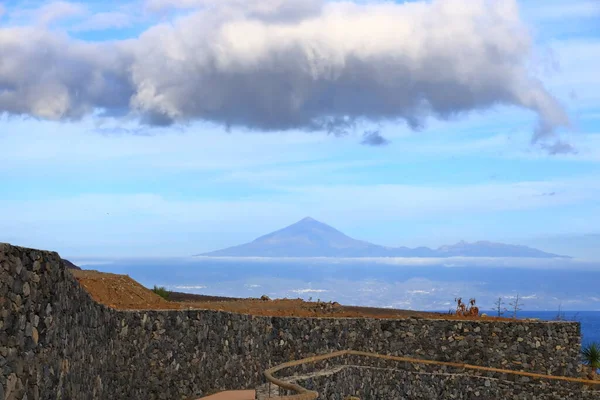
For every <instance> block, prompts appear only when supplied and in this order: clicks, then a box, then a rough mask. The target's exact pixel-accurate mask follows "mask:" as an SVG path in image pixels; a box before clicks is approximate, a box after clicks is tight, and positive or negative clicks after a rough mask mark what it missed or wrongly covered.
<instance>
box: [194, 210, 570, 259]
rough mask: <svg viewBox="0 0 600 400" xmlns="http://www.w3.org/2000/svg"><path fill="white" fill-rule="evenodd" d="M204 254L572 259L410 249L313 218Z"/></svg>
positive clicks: (508, 251)
mask: <svg viewBox="0 0 600 400" xmlns="http://www.w3.org/2000/svg"><path fill="white" fill-rule="evenodd" d="M196 256H205V257H333V258H336V257H337V258H342V257H343V258H361V257H431V258H449V257H530V258H571V257H568V256H562V255H558V254H552V253H547V252H544V251H542V250H538V249H534V248H531V247H527V246H522V245H511V244H504V243H495V242H490V241H477V242H473V243H468V242H465V241H459V242H458V243H456V244H454V245H446V246H440V247H438V248H437V249H431V248H429V247H424V246H422V247H416V248H409V247H404V246H399V247H389V246H381V245H377V244H374V243H370V242H367V241H364V240H358V239H354V238H351V237H350V236H347V235H346V234H344V233H342V232H341V231H339V230H337V229H335V228H334V227H332V226H330V225H327V224H325V223H323V222H320V221H317V220H316V219H314V218H311V217H305V218H303V219H301V220H300V221H298V222H296V223H294V224H292V225H289V226H286V227H284V228H281V229H278V230H276V231H274V232H271V233H267V234H266V235H262V236H259V237H258V238H256V239H254V240H253V241H251V242H248V243H243V244H240V245H237V246H232V247H227V248H225V249H220V250H215V251H211V252H207V253H202V254H197V255H196Z"/></svg>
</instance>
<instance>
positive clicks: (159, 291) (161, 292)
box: [152, 285, 171, 300]
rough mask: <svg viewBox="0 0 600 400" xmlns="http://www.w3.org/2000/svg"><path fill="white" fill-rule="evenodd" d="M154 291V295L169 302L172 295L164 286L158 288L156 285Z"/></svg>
mask: <svg viewBox="0 0 600 400" xmlns="http://www.w3.org/2000/svg"><path fill="white" fill-rule="evenodd" d="M152 291H153V292H154V293H156V294H157V295H159V296H160V297H162V298H163V299H165V300H169V295H170V294H171V292H170V291H168V290H167V289H166V288H165V287H164V286H160V287H159V286H156V285H154V288H153V289H152Z"/></svg>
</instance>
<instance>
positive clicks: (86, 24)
mask: <svg viewBox="0 0 600 400" xmlns="http://www.w3.org/2000/svg"><path fill="white" fill-rule="evenodd" d="M134 21H135V19H134V16H133V15H132V14H130V13H126V12H121V11H110V12H100V13H94V14H92V15H90V16H89V17H87V18H85V19H84V20H83V21H82V22H80V23H78V24H75V25H74V26H73V27H71V28H69V31H71V32H89V31H101V30H106V29H119V28H127V27H129V26H131V25H132V24H133V22H134Z"/></svg>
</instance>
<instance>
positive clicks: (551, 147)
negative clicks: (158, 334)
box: [0, 0, 600, 260]
mask: <svg viewBox="0 0 600 400" xmlns="http://www.w3.org/2000/svg"><path fill="white" fill-rule="evenodd" d="M598 65H600V3H599V2H597V1H595V0H571V1H558V0H523V1H515V0H494V1H491V0H490V1H485V0H470V1H463V0H434V1H410V2H391V1H387V2H384V1H354V2H352V1H344V2H342V1H322V0H286V1H284V0H260V1H259V0H174V1H167V0H132V1H89V2H66V1H58V2H42V1H33V0H31V1H4V2H2V3H0V153H1V156H0V242H9V243H11V244H15V245H21V246H27V247H35V248H42V249H50V250H55V251H58V252H59V253H60V254H61V255H63V256H77V257H83V256H115V257H118V256H153V257H154V256H165V257H166V256H185V255H190V254H197V253H201V252H205V251H210V250H215V249H219V248H222V247H227V246H231V245H235V244H239V243H242V242H246V241H249V240H252V239H254V238H255V237H257V236H260V235H263V234H266V233H268V232H270V231H273V230H276V229H279V228H282V227H284V226H286V225H289V224H292V223H294V222H296V221H297V220H300V219H302V218H303V217H306V216H311V217H313V218H315V219H318V220H320V221H322V222H325V223H328V224H330V225H332V226H334V227H336V228H337V229H339V230H341V231H342V232H344V233H346V234H348V235H350V236H352V237H354V238H357V239H362V240H367V241H371V242H374V243H377V244H382V245H389V246H400V245H404V246H421V245H425V246H432V247H437V246H441V245H444V244H452V243H455V242H458V241H460V240H467V241H476V240H492V241H500V242H506V243H514V244H525V245H531V246H534V247H537V248H540V249H542V250H546V251H552V252H555V253H561V254H567V255H571V256H575V257H577V258H581V259H586V260H600V250H598V249H600V179H599V178H600V75H599V74H598V73H597V66H598Z"/></svg>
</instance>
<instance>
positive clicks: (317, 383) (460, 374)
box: [258, 366, 600, 400]
mask: <svg viewBox="0 0 600 400" xmlns="http://www.w3.org/2000/svg"><path fill="white" fill-rule="evenodd" d="M294 382H296V383H298V384H300V385H301V386H303V387H305V388H307V389H310V390H315V391H317V392H319V399H327V400H344V399H346V398H347V397H348V396H355V397H358V398H359V399H361V400H374V399H378V400H379V399H381V400H387V399H411V400H420V399H423V400H446V399H447V400H457V399H482V400H483V399H514V400H530V399H533V398H535V399H536V400H564V399H572V400H597V399H599V398H600V390H596V389H593V388H590V387H589V386H585V385H584V384H580V383H569V382H560V381H550V380H539V379H531V378H528V377H518V376H512V375H506V374H494V373H481V374H477V375H473V374H468V373H467V374H465V373H464V371H461V370H454V369H446V368H443V369H439V370H436V369H435V368H423V369H421V370H420V371H414V370H412V371H411V370H408V369H393V368H376V367H365V366H344V367H341V368H337V369H332V370H329V371H327V370H326V371H322V372H321V373H319V374H316V375H313V376H310V377H305V378H304V379H298V380H294ZM285 394H294V393H291V392H286V391H283V390H282V391H281V392H280V395H285ZM533 396H535V397H533ZM258 398H259V399H261V398H260V397H258ZM265 400H266V399H265Z"/></svg>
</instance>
